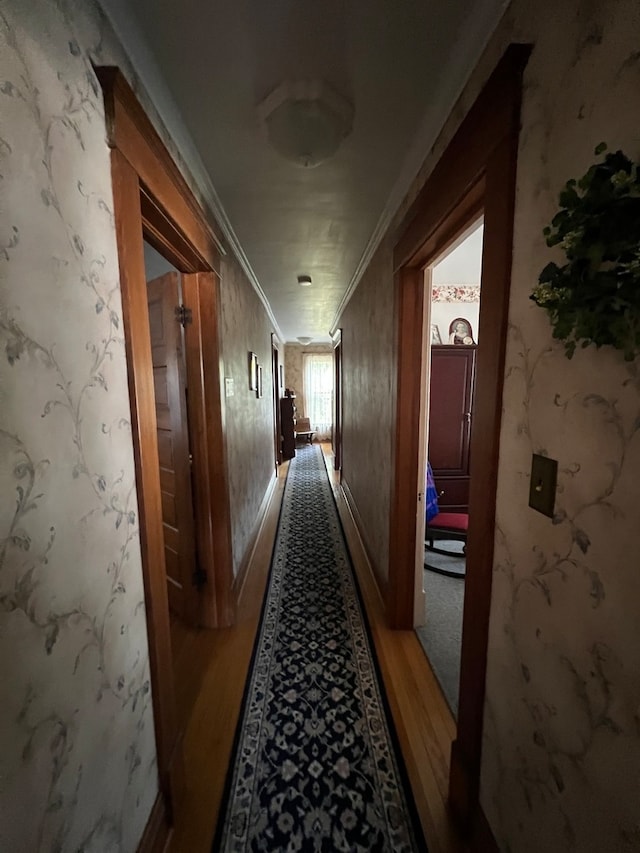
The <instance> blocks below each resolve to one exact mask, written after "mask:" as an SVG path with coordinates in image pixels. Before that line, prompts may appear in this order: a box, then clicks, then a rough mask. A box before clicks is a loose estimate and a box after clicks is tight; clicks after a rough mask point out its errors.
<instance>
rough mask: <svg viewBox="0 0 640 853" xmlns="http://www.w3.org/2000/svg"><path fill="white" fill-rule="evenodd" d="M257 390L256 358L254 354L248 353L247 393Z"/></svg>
mask: <svg viewBox="0 0 640 853" xmlns="http://www.w3.org/2000/svg"><path fill="white" fill-rule="evenodd" d="M257 390H258V356H257V355H256V354H255V352H250V353H249V391H257Z"/></svg>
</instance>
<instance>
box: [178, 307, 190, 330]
mask: <svg viewBox="0 0 640 853" xmlns="http://www.w3.org/2000/svg"><path fill="white" fill-rule="evenodd" d="M176 320H177V321H178V323H180V325H181V326H186V325H187V324H188V323H192V322H193V314H192V311H191V308H187V307H186V306H185V305H178V306H177V307H176Z"/></svg>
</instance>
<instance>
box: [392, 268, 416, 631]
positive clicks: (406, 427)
mask: <svg viewBox="0 0 640 853" xmlns="http://www.w3.org/2000/svg"><path fill="white" fill-rule="evenodd" d="M395 300H396V304H395V310H396V317H397V318H398V319H397V326H396V328H397V330H399V331H400V334H399V336H398V338H397V340H396V351H397V353H398V363H397V385H396V409H395V421H394V423H393V424H392V428H391V430H392V432H391V434H392V435H393V436H394V439H395V447H394V457H395V460H396V465H395V470H394V477H393V491H392V494H391V512H390V522H389V523H390V528H389V584H388V589H387V614H388V619H389V624H390V625H391V626H392V627H393V628H405V629H410V628H413V621H414V612H415V565H416V532H417V525H416V502H417V500H418V492H419V491H420V490H421V489H422V488H423V485H422V478H421V477H420V474H419V471H418V464H419V460H420V436H419V425H420V401H421V397H422V341H423V314H424V272H423V270H422V269H420V268H415V267H405V268H403V269H401V270H400V272H399V273H397V274H396V277H395Z"/></svg>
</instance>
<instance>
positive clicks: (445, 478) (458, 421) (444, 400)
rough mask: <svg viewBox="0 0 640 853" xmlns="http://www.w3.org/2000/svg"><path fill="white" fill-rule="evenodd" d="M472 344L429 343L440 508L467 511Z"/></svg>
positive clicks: (431, 446) (435, 473)
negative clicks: (430, 345) (437, 344)
mask: <svg viewBox="0 0 640 853" xmlns="http://www.w3.org/2000/svg"><path fill="white" fill-rule="evenodd" d="M475 363H476V347H475V346H433V347H431V384H430V392H429V461H430V462H431V468H432V469H433V476H434V479H435V481H436V487H437V489H438V505H439V507H440V509H441V510H443V509H444V510H449V511H452V510H455V511H458V512H466V510H467V507H468V504H469V443H470V437H471V417H472V408H473V386H474V380H475Z"/></svg>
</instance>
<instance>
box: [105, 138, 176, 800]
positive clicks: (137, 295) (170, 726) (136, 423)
mask: <svg viewBox="0 0 640 853" xmlns="http://www.w3.org/2000/svg"><path fill="white" fill-rule="evenodd" d="M111 173H112V179H113V196H114V217H115V223H116V239H117V242H118V261H119V267H120V288H121V291H122V316H123V325H124V330H125V351H126V356H127V367H128V371H127V374H128V382H129V397H130V400H131V428H132V434H133V449H134V459H135V471H136V489H137V496H138V516H139V524H140V546H141V551H142V566H143V572H142V576H143V582H144V593H145V594H144V601H145V610H146V617H147V634H148V638H149V666H150V670H151V679H152V685H153V688H152V691H151V695H152V700H153V712H154V724H155V734H156V748H157V752H158V773H159V778H160V787H161V790H162V791H163V793H164V794H165V795H166V797H167V799H168V803H167V806H168V811H169V813H171V784H170V772H171V767H172V764H173V759H174V751H175V748H176V745H177V728H176V709H175V696H174V687H173V668H172V661H171V636H170V627H169V604H168V600H167V581H166V570H165V561H164V535H163V531H162V500H161V490H160V468H159V466H158V436H157V424H156V405H155V397H154V392H153V380H151V381H149V377H152V376H153V365H152V361H151V343H150V341H151V338H150V333H149V313H148V308H147V282H146V276H145V270H144V251H143V245H142V228H141V227H140V190H139V186H138V176H137V174H136V172H135V170H134V169H133V168H132V167H131V165H130V163H128V162H127V161H126V160H125V158H124V157H123V156H122V154H121V153H120V152H119V151H117V150H115V151H112V152H111Z"/></svg>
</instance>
